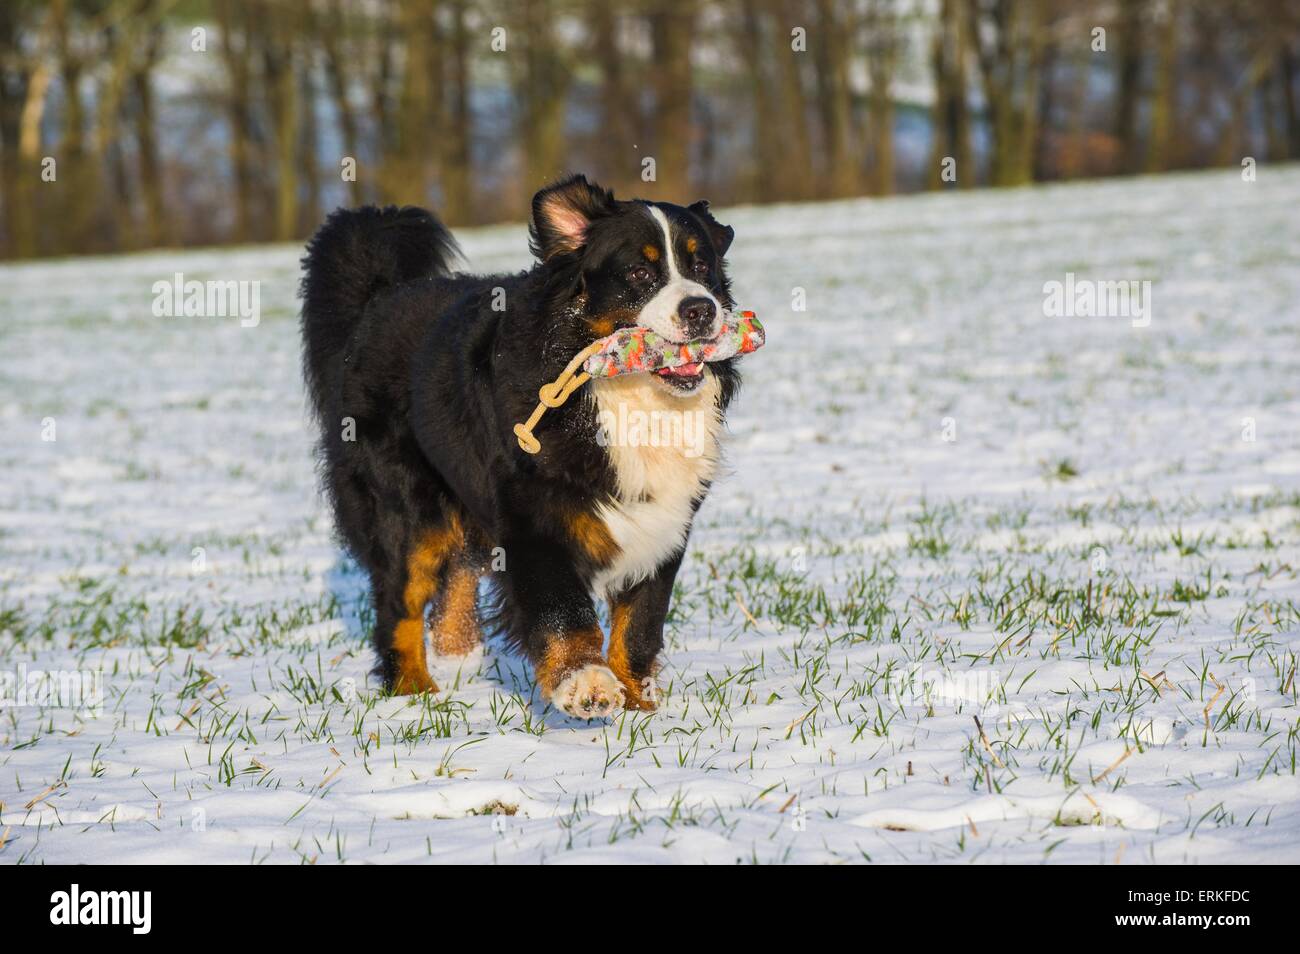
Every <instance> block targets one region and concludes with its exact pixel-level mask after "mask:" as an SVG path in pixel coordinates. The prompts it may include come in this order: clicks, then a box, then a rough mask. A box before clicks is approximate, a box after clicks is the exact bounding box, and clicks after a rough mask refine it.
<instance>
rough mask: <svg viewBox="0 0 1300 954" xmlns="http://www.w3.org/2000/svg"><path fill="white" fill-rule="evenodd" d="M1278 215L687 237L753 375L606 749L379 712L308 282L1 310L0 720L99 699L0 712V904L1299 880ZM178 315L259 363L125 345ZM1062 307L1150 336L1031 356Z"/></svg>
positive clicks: (1292, 389) (1118, 208) (80, 277)
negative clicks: (1096, 284) (932, 879)
mask: <svg viewBox="0 0 1300 954" xmlns="http://www.w3.org/2000/svg"><path fill="white" fill-rule="evenodd" d="M1298 205H1300V168H1295V167H1281V168H1270V167H1261V168H1260V170H1259V178H1258V181H1255V182H1244V181H1242V180H1241V178H1240V175H1239V174H1237V173H1236V172H1235V171H1232V170H1228V171H1220V172H1211V173H1198V174H1193V175H1175V176H1167V177H1161V178H1142V179H1134V180H1127V181H1122V180H1110V181H1107V182H1102V183H1081V184H1071V185H1061V186H1053V187H1048V188H1036V189H1024V190H1013V191H984V192H978V193H963V194H957V193H948V194H933V195H925V196H920V197H909V198H898V199H888V200H875V201H851V202H842V203H835V204H820V205H802V206H799V205H792V206H780V207H766V208H745V209H733V210H728V211H727V212H726V213H719V217H720V218H721V219H722V220H723V221H724V222H727V223H728V224H730V225H732V226H734V227H735V229H736V232H737V241H736V244H735V247H734V249H733V251H732V253H731V256H730V259H731V262H732V273H733V277H734V284H735V288H736V291H737V297H738V299H739V300H740V302H741V304H742V306H744V307H747V308H752V309H754V310H755V311H756V312H757V313H758V315H759V317H760V319H762V320H763V322H764V324H765V326H766V328H767V330H768V338H769V343H768V346H767V348H765V349H764V350H763V351H761V352H759V353H757V354H755V355H751V356H748V357H746V358H744V359H743V367H744V369H745V374H746V383H745V387H744V389H743V391H742V393H741V396H740V398H739V400H738V403H737V404H736V405H735V407H734V410H733V412H732V414H731V415H730V420H729V424H730V436H729V439H728V444H727V460H726V463H725V471H726V473H725V475H724V476H723V478H722V479H721V480H720V481H719V482H718V484H717V485H716V487H715V490H714V494H713V496H712V497H711V498H710V500H709V501H708V503H707V504H706V505H705V507H704V508H703V510H702V511H701V514H700V520H699V523H698V525H697V528H696V531H695V533H694V534H693V536H692V541H691V549H690V554H689V556H688V559H687V563H686V565H685V567H684V569H683V573H682V576H681V578H680V581H679V583H680V585H679V592H678V595H677V600H676V606H675V611H674V616H673V618H672V620H671V621H670V630H669V648H668V651H667V653H666V657H665V658H666V662H667V667H666V669H665V671H664V673H663V674H662V676H661V683H662V684H663V685H664V686H665V687H666V689H667V693H666V697H665V698H664V700H663V703H662V707H661V710H660V711H659V712H658V713H656V714H653V715H643V714H637V715H632V714H629V715H627V716H626V717H624V718H621V719H619V720H616V721H613V722H610V723H596V722H593V723H583V722H579V721H576V720H572V719H568V718H566V717H563V716H561V715H559V714H557V713H556V712H554V711H553V710H550V709H548V708H546V707H544V706H543V705H542V704H541V703H540V702H539V701H538V700H537V696H536V693H535V691H534V689H533V686H532V681H531V677H530V675H529V672H528V668H527V666H526V665H525V664H524V663H523V662H521V661H520V660H518V659H516V658H514V657H512V656H510V655H508V654H507V653H506V652H505V651H504V649H503V648H502V647H501V646H500V645H498V644H496V643H490V644H489V645H488V646H487V647H486V648H485V649H483V650H481V651H477V652H476V653H475V654H474V655H472V656H470V657H468V658H467V659H464V660H455V659H435V660H434V662H433V670H434V672H433V674H434V677H435V678H436V679H437V681H438V682H439V684H440V685H441V686H442V687H443V690H444V691H443V692H442V693H441V694H439V695H438V696H436V697H434V698H432V699H425V700H420V701H412V700H407V699H400V698H398V699H394V698H384V697H381V696H379V695H377V694H376V692H375V684H374V681H373V679H372V678H371V677H369V676H368V675H367V673H368V669H369V667H370V665H371V658H370V653H369V650H368V648H367V646H366V640H365V635H364V627H365V621H366V617H367V610H366V608H365V606H364V599H363V593H364V589H365V586H364V580H363V579H362V577H361V576H360V575H359V574H358V573H357V571H356V570H355V568H354V567H353V566H352V565H351V564H350V562H349V561H347V560H346V559H344V558H342V557H340V555H339V553H338V550H337V547H336V546H335V544H334V543H333V541H332V537H331V531H330V526H329V519H328V515H327V514H326V512H325V511H324V509H323V505H322V502H321V501H320V499H319V497H318V495H317V494H316V491H315V482H314V472H313V465H312V463H311V459H310V443H311V437H310V431H309V423H308V418H307V415H306V412H305V407H304V397H303V391H302V382H301V378H300V373H299V369H298V342H297V328H296V319H295V313H296V303H295V299H294V295H295V289H296V282H297V270H298V264H297V259H298V256H299V254H300V250H299V249H298V248H290V247H272V248H245V249H233V250H221V251H215V250H214V251H194V252H178V253H171V252H168V253H151V254H144V255H133V256H123V257H112V258H93V259H72V260H64V261H54V262H44V263H35V264H17V265H6V266H3V267H0V288H2V289H3V294H0V308H2V309H3V311H2V312H0V352H2V353H3V359H2V363H0V435H2V436H3V441H2V442H0V472H2V473H3V475H4V479H3V482H0V630H2V632H0V676H4V675H5V674H8V675H9V676H10V677H11V678H16V676H17V674H19V673H20V672H26V673H30V672H32V671H34V670H45V671H51V670H57V671H63V672H89V673H94V674H97V678H98V679H99V685H100V686H101V687H102V690H103V698H102V705H100V706H98V707H96V708H92V709H91V710H89V711H83V710H80V709H77V708H72V707H59V706H51V705H42V704H39V703H40V701H41V700H39V699H36V700H32V699H28V700H26V703H27V704H24V705H12V704H10V705H5V706H2V707H0V843H2V847H0V860H3V861H8V862H11V863H13V862H23V863H31V862H59V863H66V862H83V861H90V862H106V861H114V862H121V861H128V862H191V863H194V862H204V863H248V862H299V861H303V860H306V861H320V862H330V861H338V860H344V861H349V862H367V861H368V862H406V861H424V860H435V861H449V862H450V861H458V862H532V861H551V862H569V863H590V862H595V861H617V862H711V863H735V862H752V861H784V862H824V861H863V860H871V861H876V862H889V863H898V862H983V863H989V862H1009V861H1010V862H1039V861H1044V860H1046V861H1050V862H1073V863H1112V862H1122V863H1143V862H1148V863H1149V862H1163V863H1196V862H1232V863H1275V862H1290V863H1294V862H1296V861H1300V785H1298V784H1297V776H1296V755H1297V748H1298V746H1300V721H1298V708H1297V686H1296V677H1295V668H1296V661H1297V656H1298V655H1300V611H1298V610H1297V603H1298V597H1300V585H1298V584H1297V578H1296V566H1297V556H1298V555H1300V551H1298V550H1297V547H1296V541H1297V537H1298V536H1300V395H1298V391H1297V387H1298V385H1297V382H1300V348H1298V347H1297V339H1296V327H1297V317H1300V306H1297V304H1296V302H1297V301H1298V300H1300V270H1298V269H1297V266H1296V264H1295V261H1294V254H1293V253H1294V250H1295V248H1296V247H1298V244H1300V222H1297V219H1296V217H1295V214H1294V210H1295V209H1296V208H1297V206H1298ZM461 238H462V242H463V245H464V247H465V249H466V252H467V254H468V258H469V260H470V263H471V264H472V266H473V267H475V268H476V269H481V270H497V269H515V268H520V267H524V266H525V265H526V264H527V253H526V242H525V236H524V232H523V230H522V228H517V227H498V228H491V229H482V230H478V231H473V232H465V233H463V234H462V236H461ZM176 272H182V273H184V275H185V277H186V279H198V280H201V281H206V280H209V279H211V280H219V281H260V282H261V287H260V293H261V299H260V301H261V315H260V320H259V321H258V322H257V324H256V325H255V326H251V327H242V326H241V322H240V320H239V319H238V318H237V317H232V318H183V317H181V318H157V317H154V315H153V313H152V311H151V303H152V301H153V297H154V293H153V291H152V286H153V283H154V282H157V281H165V282H170V281H172V279H173V276H174V274H175V273H176ZM1068 273H1074V274H1075V276H1076V277H1077V278H1079V279H1087V280H1092V281H1130V280H1131V281H1150V282H1151V283H1152V284H1151V289H1152V291H1151V298H1150V300H1149V302H1148V304H1149V306H1150V309H1151V310H1150V315H1151V322H1150V325H1149V326H1147V327H1134V323H1133V322H1132V321H1131V320H1129V319H1128V318H1124V317H1099V318H1082V317H1055V318H1052V317H1046V316H1045V314H1044V307H1043V306H1044V297H1045V294H1044V285H1045V284H1046V283H1048V282H1053V281H1057V282H1064V281H1065V280H1066V276H1067V274H1068ZM801 299H802V300H804V301H806V310H795V308H794V307H793V305H794V304H797V303H798V302H799V301H800V300H801ZM51 427H52V428H53V434H52V435H51V434H50V429H51ZM48 436H54V437H55V438H56V439H54V440H47V439H43V438H44V437H48ZM1251 438H1253V439H1251ZM927 684H928V686H929V689H928V691H927V690H926V688H925V687H926V685H927ZM6 698H7V699H8V701H9V702H11V703H12V702H13V701H14V700H15V696H14V692H13V691H12V685H11V686H10V691H9V692H8V695H7V697H6ZM977 718H978V723H977V721H976V719H977Z"/></svg>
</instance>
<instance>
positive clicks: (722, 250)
mask: <svg viewBox="0 0 1300 954" xmlns="http://www.w3.org/2000/svg"><path fill="white" fill-rule="evenodd" d="M687 208H688V209H690V210H691V211H692V212H694V213H695V215H696V217H697V218H698V219H699V220H700V221H701V222H703V223H704V227H705V228H706V229H708V230H709V238H711V239H713V247H714V248H716V249H717V250H718V255H719V256H722V255H726V254H727V249H729V248H731V240H732V239H734V238H735V237H736V230H735V229H733V228H732V227H731V226H730V225H723V224H722V223H721V222H719V221H718V220H717V219H715V218H714V217H713V213H712V212H710V211H709V200H708V199H701V200H700V201H699V202H693V203H691V205H689V206H687Z"/></svg>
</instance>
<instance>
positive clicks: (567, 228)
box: [531, 175, 735, 394]
mask: <svg viewBox="0 0 1300 954" xmlns="http://www.w3.org/2000/svg"><path fill="white" fill-rule="evenodd" d="M734 235H735V233H734V232H733V231H732V229H731V228H730V227H728V226H725V225H723V224H722V223H721V222H719V221H718V220H717V219H715V218H714V217H713V216H712V214H710V212H709V204H708V203H707V202H704V201H700V202H696V203H694V204H692V205H689V206H685V207H683V206H679V205H671V204H669V203H665V202H642V201H639V200H634V201H630V202H622V201H618V200H616V199H615V198H614V195H613V193H612V192H610V191H609V190H607V189H602V188H600V187H599V186H597V185H594V184H592V183H589V182H588V181H587V179H586V178H585V177H584V176H580V175H579V176H572V177H570V178H568V179H564V180H562V181H560V182H557V183H555V184H554V185H551V186H548V187H546V188H545V189H542V190H541V191H540V192H538V193H537V195H536V196H534V197H533V218H532V226H531V239H532V240H531V245H532V250H533V254H534V255H536V256H537V257H538V259H540V260H541V262H542V263H543V267H545V268H548V269H550V270H551V271H552V273H553V276H554V279H555V280H554V282H553V283H552V289H553V300H552V301H551V302H550V303H549V304H550V308H551V310H552V313H553V314H555V315H557V316H560V318H559V320H561V321H563V322H565V323H566V327H565V328H564V329H563V336H564V337H565V338H569V337H571V336H573V337H577V338H581V339H583V344H586V343H589V342H591V341H594V340H595V339H597V338H603V337H605V336H606V335H609V334H611V333H613V332H614V331H616V330H617V329H619V328H623V327H630V326H639V327H642V328H649V329H650V330H651V331H654V332H655V333H656V334H659V335H662V336H663V337H664V338H667V339H668V340H669V341H692V340H695V339H699V338H713V337H716V336H717V334H718V333H719V331H720V330H721V327H722V319H723V313H724V312H727V311H730V310H731V309H732V307H733V306H734V304H735V303H734V302H733V301H732V299H731V291H730V285H729V283H728V281H727V276H726V271H725V266H724V262H723V256H724V255H725V254H726V253H727V249H728V248H729V247H730V246H731V240H732V238H733V237H734ZM579 347H581V345H579ZM575 350H577V349H575ZM655 375H656V377H657V379H658V380H659V381H661V382H662V383H663V384H664V386H665V387H668V388H669V389H670V390H672V391H673V392H674V393H677V394H692V393H694V392H695V391H696V390H697V389H698V388H699V386H700V384H701V382H702V381H703V379H704V367H703V365H691V366H687V367H684V368H678V369H675V370H674V371H660V372H655Z"/></svg>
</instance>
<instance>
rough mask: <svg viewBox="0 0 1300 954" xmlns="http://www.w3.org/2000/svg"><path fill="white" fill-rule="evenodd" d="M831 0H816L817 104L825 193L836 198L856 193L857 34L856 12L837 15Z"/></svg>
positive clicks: (850, 11) (815, 60) (835, 7)
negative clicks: (853, 64) (853, 79)
mask: <svg viewBox="0 0 1300 954" xmlns="http://www.w3.org/2000/svg"><path fill="white" fill-rule="evenodd" d="M837 10H838V8H837V5H836V4H835V3H833V2H832V0H817V39H818V48H817V54H816V58H815V59H814V60H813V64H814V66H815V67H816V72H817V102H818V106H819V107H820V109H819V113H820V118H821V126H822V142H823V144H824V149H825V156H826V160H825V170H824V173H825V174H824V179H825V182H826V188H825V190H824V193H825V194H826V195H829V196H831V197H834V198H840V197H843V196H849V195H853V194H854V193H855V192H857V184H858V181H857V180H858V177H857V168H856V165H855V162H854V158H853V153H854V149H853V106H852V101H851V99H850V93H849V75H848V74H849V50H848V43H849V38H850V37H852V36H854V35H855V34H856V32H857V24H856V23H855V22H854V18H855V15H854V11H853V10H852V9H849V10H845V11H844V12H843V15H842V16H841V15H839V14H838V13H837Z"/></svg>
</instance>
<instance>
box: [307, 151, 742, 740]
mask: <svg viewBox="0 0 1300 954" xmlns="http://www.w3.org/2000/svg"><path fill="white" fill-rule="evenodd" d="M733 235H734V233H733V231H732V229H731V228H729V227H727V226H725V225H723V224H721V223H720V222H718V221H717V220H716V219H715V218H714V217H713V215H712V214H710V212H709V206H708V203H707V202H704V201H700V202H696V203H694V204H693V205H689V206H678V205H671V204H668V203H663V202H646V201H640V200H632V201H620V200H616V199H615V198H614V195H613V193H612V192H610V191H608V190H606V189H603V188H601V187H599V186H598V185H595V184H593V183H590V182H588V181H587V179H586V178H585V177H583V176H580V175H577V176H572V177H570V178H566V179H564V180H562V181H559V182H557V183H555V184H553V185H550V186H548V187H546V188H544V189H542V190H541V191H540V192H538V193H537V195H536V196H535V197H534V198H533V204H532V221H531V225H530V248H531V250H532V253H533V255H534V256H535V258H536V263H535V264H534V265H533V266H532V267H531V268H530V269H529V270H528V271H525V272H522V273H519V274H514V275H487V276H474V275H468V274H460V273H453V271H452V266H453V264H455V262H456V259H457V257H458V255H459V250H458V247H457V245H456V243H455V241H454V239H453V238H452V236H451V234H450V233H449V232H448V231H447V229H446V228H445V227H444V226H443V225H442V224H441V223H440V222H439V221H438V220H437V219H436V218H435V217H434V216H433V215H431V214H430V213H429V212H427V211H425V210H423V209H419V208H413V207H406V208H397V207H392V206H390V207H387V208H376V207H373V206H367V207H364V208H359V209H350V210H349V209H340V210H338V211H336V212H334V213H333V214H332V215H330V217H329V218H328V220H327V221H326V222H325V224H324V225H323V226H322V227H321V229H320V231H319V232H317V233H316V235H315V237H313V238H312V240H311V242H310V243H309V244H308V246H307V254H306V257H305V258H304V259H303V269H304V276H303V279H302V288H301V296H302V300H303V306H302V337H303V364H304V372H305V377H306V381H307V386H308V390H309V392H310V398H311V402H312V405H313V407H314V410H315V414H316V417H317V420H318V423H319V425H320V435H321V439H320V444H319V452H318V456H319V460H320V469H321V472H322V483H323V485H324V488H325V491H326V494H327V496H328V499H329V502H330V504H331V506H332V509H333V511H334V517H335V522H336V524H337V529H338V532H339V536H340V537H341V539H342V542H343V544H344V545H345V546H346V548H347V550H348V551H349V552H350V553H351V554H352V555H353V557H354V558H355V559H356V561H357V562H358V563H359V564H360V566H361V567H363V568H364V569H365V571H366V572H367V573H368V575H369V578H370V590H371V598H372V602H373V607H374V614H375V624H374V645H375V650H376V652H377V654H378V665H377V667H376V672H377V674H378V675H380V676H381V677H382V679H383V683H384V686H385V688H386V689H388V690H390V691H391V692H394V693H399V694H408V693H418V692H437V691H438V688H437V686H436V685H435V684H434V682H433V680H432V679H431V678H430V676H429V670H428V666H427V660H426V656H425V621H426V613H428V614H429V621H430V631H431V637H432V644H433V646H434V649H435V651H436V652H438V653H440V654H445V655H457V654H465V653H468V652H469V651H471V650H472V649H473V648H474V646H475V645H476V644H477V643H478V641H479V639H480V638H481V634H482V632H483V631H484V630H485V629H487V630H488V631H500V632H502V633H503V634H504V635H505V636H506V638H507V639H508V640H509V641H510V642H511V643H512V644H513V645H514V646H515V647H517V648H519V649H522V650H523V651H524V652H526V653H527V655H528V657H529V659H530V660H531V661H532V665H533V668H534V672H535V674H536V681H537V685H538V687H539V689H540V691H541V695H542V697H543V698H544V699H546V700H548V701H549V702H551V703H552V704H553V705H554V706H555V707H556V708H558V709H560V710H562V711H564V712H565V713H568V714H569V715H572V716H577V717H580V718H597V717H603V716H608V715H611V714H613V713H614V712H616V711H617V710H619V709H620V708H622V707H627V708H634V709H653V708H654V705H655V692H654V682H653V676H654V672H655V669H656V665H657V659H658V656H659V653H660V651H661V649H662V647H663V628H664V619H665V617H666V616H667V614H668V609H669V601H670V598H671V596H672V589H673V579H674V578H675V577H676V575H677V571H678V568H679V567H680V566H681V563H682V556H683V553H684V551H685V547H686V541H687V537H688V536H689V534H690V530H691V523H692V521H693V520H694V517H695V513H696V511H697V510H698V508H699V506H700V504H701V502H702V501H703V500H704V497H705V495H706V494H707V493H708V491H709V486H710V484H711V482H712V481H713V480H714V477H715V475H716V474H717V471H718V466H719V439H720V437H721V432H722V427H723V414H724V413H725V411H726V409H727V406H728V404H729V403H730V402H731V400H732V398H733V396H734V395H735V393H736V389H737V386H738V384H739V378H738V375H737V371H736V369H735V367H734V359H731V360H727V361H719V362H715V363H709V364H702V363H701V364H696V365H688V366H685V367H681V368H677V369H674V370H664V371H658V372H653V373H642V374H628V375H623V376H618V377H612V378H606V379H597V380H593V381H592V382H591V384H590V385H589V386H588V387H586V388H583V389H582V390H581V391H579V392H578V394H577V395H576V398H577V399H575V400H571V401H569V402H567V403H566V404H565V405H564V406H562V407H559V408H556V409H553V410H550V411H549V412H548V413H547V414H546V416H545V418H544V420H542V422H541V423H540V425H539V426H538V430H537V436H538V438H540V441H541V445H542V446H541V450H540V451H539V452H537V453H535V454H529V453H525V452H524V451H523V450H521V449H520V446H519V444H518V442H517V441H516V438H515V435H514V433H513V431H512V429H513V427H514V425H515V424H516V423H518V422H520V421H523V420H524V419H525V418H527V417H528V415H529V413H530V412H531V410H532V409H533V407H534V406H535V405H536V403H537V401H538V390H539V388H541V386H542V385H543V384H545V383H546V382H548V381H551V380H552V379H553V378H555V376H556V375H557V373H559V372H560V371H561V370H562V369H563V368H564V367H565V365H566V364H567V363H568V362H569V360H570V359H571V358H572V357H573V356H574V355H575V354H576V353H577V352H579V351H581V350H582V349H583V348H584V347H586V346H587V345H589V344H591V343H592V342H593V341H595V340H596V339H598V338H602V337H604V336H607V335H609V334H611V333H612V332H614V331H616V330H617V329H619V328H623V327H628V326H640V327H645V328H649V329H651V330H653V331H655V332H656V333H658V334H660V335H663V336H664V337H665V338H667V339H669V340H671V341H687V340H694V339H700V338H709V337H714V336H716V335H718V333H719V330H720V328H721V322H722V319H723V318H724V316H725V314H726V313H729V312H730V310H731V309H732V308H733V305H734V303H733V301H732V298H731V291H730V284H729V282H728V279H727V274H726V269H725V265H724V261H723V256H724V255H726V253H727V249H728V248H729V246H730V245H731V241H732V237H733ZM629 411H631V412H638V413H641V414H644V415H650V416H651V417H653V416H655V415H658V416H659V417H660V418H663V417H664V416H665V415H667V416H681V415H691V416H692V420H694V421H698V422H700V426H699V427H698V428H697V429H696V430H697V431H698V433H696V434H695V435H694V436H693V438H692V440H690V441H666V442H665V441H650V440H644V439H628V435H626V434H620V433H617V432H613V433H611V427H610V425H609V422H611V421H618V420H627V419H628V413H629ZM684 431H685V429H683V432H684ZM642 437H644V435H642ZM484 575H486V576H487V578H488V580H489V581H490V582H491V584H492V586H491V592H492V596H493V598H492V599H490V600H485V601H484V606H483V607H482V611H481V612H480V607H479V600H478V592H479V579H480V577H481V576H484ZM598 600H604V601H605V602H606V604H607V606H608V620H609V629H610V632H609V640H608V648H607V649H606V646H605V642H606V641H605V637H604V634H603V632H602V629H601V625H600V621H599V618H598V616H597V611H596V601H598Z"/></svg>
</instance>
